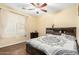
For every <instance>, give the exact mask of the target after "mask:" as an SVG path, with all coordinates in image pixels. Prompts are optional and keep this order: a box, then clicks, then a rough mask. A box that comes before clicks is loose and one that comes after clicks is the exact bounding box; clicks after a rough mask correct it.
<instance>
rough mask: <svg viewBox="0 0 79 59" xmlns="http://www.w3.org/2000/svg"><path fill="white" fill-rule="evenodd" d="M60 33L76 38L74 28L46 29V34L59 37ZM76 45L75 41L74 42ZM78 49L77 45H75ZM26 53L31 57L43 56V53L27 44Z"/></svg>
mask: <svg viewBox="0 0 79 59" xmlns="http://www.w3.org/2000/svg"><path fill="white" fill-rule="evenodd" d="M61 33H65V34H69V35H72V36H75V37H76V27H66V28H46V34H55V35H60V34H61ZM75 41H76V43H77V40H75ZM77 47H78V43H77ZM26 51H27V52H28V53H29V54H31V55H45V53H44V52H43V51H40V50H38V49H36V48H34V47H32V46H31V45H29V44H26Z"/></svg>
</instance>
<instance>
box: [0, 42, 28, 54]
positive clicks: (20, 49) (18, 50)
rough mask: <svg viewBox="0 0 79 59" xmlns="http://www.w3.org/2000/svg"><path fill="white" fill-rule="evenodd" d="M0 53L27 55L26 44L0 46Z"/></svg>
mask: <svg viewBox="0 0 79 59" xmlns="http://www.w3.org/2000/svg"><path fill="white" fill-rule="evenodd" d="M0 55H29V54H28V53H27V52H26V44H25V43H24V42H23V43H19V44H15V45H11V46H8V47H4V48H0Z"/></svg>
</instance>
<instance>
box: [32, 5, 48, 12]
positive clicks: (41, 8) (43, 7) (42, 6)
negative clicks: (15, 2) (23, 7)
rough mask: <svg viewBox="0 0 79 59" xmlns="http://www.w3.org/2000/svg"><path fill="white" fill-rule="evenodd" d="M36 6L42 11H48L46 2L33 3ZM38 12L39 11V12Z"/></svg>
mask: <svg viewBox="0 0 79 59" xmlns="http://www.w3.org/2000/svg"><path fill="white" fill-rule="evenodd" d="M31 4H32V5H33V6H34V7H36V8H38V9H40V10H41V11H43V12H47V10H46V8H45V7H46V6H47V4H46V3H31ZM37 13H38V12H37Z"/></svg>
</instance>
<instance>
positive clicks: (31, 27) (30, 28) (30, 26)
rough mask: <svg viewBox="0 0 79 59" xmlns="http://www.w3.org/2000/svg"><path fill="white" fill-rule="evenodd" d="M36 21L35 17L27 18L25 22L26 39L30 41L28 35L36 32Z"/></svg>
mask: <svg viewBox="0 0 79 59" xmlns="http://www.w3.org/2000/svg"><path fill="white" fill-rule="evenodd" d="M37 20H38V18H37V17H36V16H28V18H27V20H26V35H27V39H30V33H31V32H35V31H36V30H37V26H38V24H37Z"/></svg>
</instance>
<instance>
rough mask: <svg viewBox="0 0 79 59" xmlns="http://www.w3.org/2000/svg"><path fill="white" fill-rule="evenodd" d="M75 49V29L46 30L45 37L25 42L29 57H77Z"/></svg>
mask: <svg viewBox="0 0 79 59" xmlns="http://www.w3.org/2000/svg"><path fill="white" fill-rule="evenodd" d="M64 37H65V38H64ZM66 37H67V38H66ZM77 48H78V43H77V40H76V27H66V28H46V35H45V36H41V37H38V38H34V39H30V40H27V41H26V51H27V52H28V53H29V54H31V55H77V54H78V50H77Z"/></svg>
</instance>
